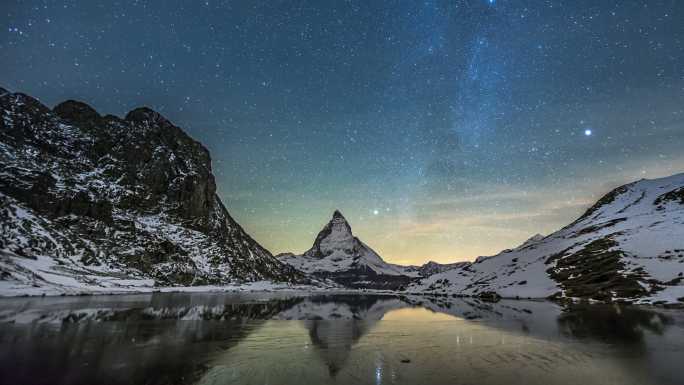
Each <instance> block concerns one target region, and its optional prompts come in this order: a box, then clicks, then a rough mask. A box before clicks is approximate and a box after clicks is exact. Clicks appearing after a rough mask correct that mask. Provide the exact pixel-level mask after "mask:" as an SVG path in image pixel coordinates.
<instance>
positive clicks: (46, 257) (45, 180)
mask: <svg viewBox="0 0 684 385" xmlns="http://www.w3.org/2000/svg"><path fill="white" fill-rule="evenodd" d="M0 113H1V114H2V119H1V120H0V163H1V164H2V171H0V202H1V204H2V205H1V208H0V224H1V225H2V234H1V235H0V252H1V254H2V260H1V261H0V268H1V269H2V279H3V281H2V282H3V284H4V285H9V284H17V285H20V284H28V285H39V286H40V285H57V286H64V285H67V286H69V285H73V286H75V287H78V286H79V285H83V286H88V285H91V286H92V285H94V286H98V287H110V286H111V287H118V285H123V286H126V285H131V284H134V285H135V284H149V283H150V282H151V281H152V282H153V283H154V284H155V285H200V284H225V283H229V282H236V281H255V280H275V281H294V280H298V279H300V278H301V274H299V273H298V272H296V271H295V270H294V269H292V268H291V267H289V266H287V265H284V264H282V263H280V262H279V261H278V260H276V259H275V258H274V257H273V256H272V255H271V254H270V253H269V251H268V250H266V249H264V248H263V247H261V246H260V245H259V244H258V243H257V242H256V241H254V240H253V239H252V238H251V237H250V236H249V235H248V234H247V233H246V232H245V231H244V230H243V229H242V228H241V227H240V226H239V225H238V224H237V223H236V222H235V221H234V220H233V218H231V217H230V215H229V214H228V212H227V210H226V209H225V207H224V206H223V204H222V203H221V200H220V199H219V198H218V196H217V195H216V184H215V182H214V176H213V174H212V172H211V158H210V156H209V152H208V151H207V149H206V148H205V147H204V146H202V144H200V143H199V142H197V141H195V140H193V139H192V138H190V137H189V136H188V135H187V134H186V133H185V132H183V130H181V129H180V128H178V127H176V126H175V125H173V124H172V123H171V122H169V121H168V120H167V119H165V118H164V117H163V116H161V115H160V114H158V113H157V112H155V111H152V110H151V109H149V108H138V109H135V110H133V111H131V112H129V113H128V114H127V115H126V117H125V118H123V119H121V118H118V117H116V116H112V115H106V116H101V115H100V114H98V113H97V111H95V110H94V109H93V108H91V107H90V106H88V105H87V104H84V103H81V102H77V101H66V102H63V103H61V104H59V105H58V106H56V107H55V108H54V109H52V110H50V109H49V108H48V107H46V106H44V105H43V104H41V103H40V102H39V101H37V100H36V99H34V98H31V97H30V96H27V95H24V94H20V93H9V92H6V91H3V92H0ZM12 282H14V283H12ZM141 282H144V283H141Z"/></svg>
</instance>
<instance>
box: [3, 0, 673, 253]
mask: <svg viewBox="0 0 684 385" xmlns="http://www.w3.org/2000/svg"><path fill="white" fill-rule="evenodd" d="M0 15H2V16H1V17H0V28H1V29H0V51H1V52H2V55H0V70H1V71H0V86H3V87H5V88H7V89H10V90H12V91H20V92H25V93H28V94H30V95H32V96H34V97H37V98H39V99H40V100H42V101H43V102H44V103H46V104H48V105H49V106H53V105H55V104H56V103H58V102H60V101H62V100H65V99H78V100H83V101H86V102H87V103H88V104H90V105H92V106H93V107H95V108H96V109H97V110H98V111H99V112H100V113H113V114H117V115H124V114H125V113H126V112H127V111H128V110H130V109H132V108H134V107H137V106H140V105H147V106H150V107H152V108H153V109H155V110H157V111H159V112H161V113H162V114H164V115H165V116H166V117H167V118H169V119H170V120H171V121H173V122H174V123H175V124H177V125H178V126H180V127H183V128H184V129H185V130H186V131H187V132H188V133H189V134H190V135H191V136H193V137H194V138H195V139H197V140H199V141H201V142H203V143H204V144H205V145H206V146H207V147H208V148H209V150H210V151H211V154H212V158H213V168H214V173H215V175H216V177H217V184H218V187H219V195H220V196H221V198H222V199H223V200H224V203H226V205H227V206H228V209H229V211H230V212H231V214H232V215H233V216H234V217H235V218H236V219H237V220H238V222H240V223H241V224H242V225H243V226H244V227H245V228H246V229H247V230H248V232H250V233H251V234H252V235H253V236H254V237H255V238H256V239H257V240H258V241H259V242H261V243H262V244H263V245H264V246H266V247H267V248H269V249H270V250H271V251H273V252H274V253H277V252H283V251H293V252H301V251H303V250H305V249H307V248H308V247H310V245H311V243H312V242H313V238H314V237H315V234H316V233H317V232H318V231H319V230H320V229H321V227H322V226H323V225H324V224H325V223H326V222H327V221H328V220H329V218H330V216H331V214H332V211H333V210H334V209H336V208H339V209H340V210H341V211H342V212H343V213H344V214H345V216H346V217H347V219H348V220H349V221H350V223H351V225H352V227H353V229H354V232H355V233H356V235H357V236H359V237H360V238H361V239H362V240H363V241H364V242H366V243H367V244H369V245H370V246H371V247H373V248H374V249H375V250H376V251H378V252H379V253H380V254H381V255H382V256H383V257H384V258H385V259H386V260H388V261H391V262H397V263H421V262H424V261H426V260H428V259H433V260H436V261H440V262H449V261H456V260H468V259H472V258H474V257H476V256H478V255H486V254H493V253H496V252H498V251H500V250H501V249H503V248H507V247H513V246H516V244H518V243H520V242H522V241H524V240H525V239H527V238H528V237H529V236H531V235H534V234H535V233H548V232H551V231H554V230H556V229H558V228H560V227H562V226H563V225H565V224H567V223H569V222H571V221H572V220H574V219H575V218H576V217H577V216H579V215H580V214H581V213H582V212H583V211H584V210H585V209H586V208H587V207H588V206H589V205H590V204H591V203H592V202H593V201H594V200H596V199H597V198H599V197H600V196H601V195H602V194H603V193H605V192H607V191H608V190H610V189H611V188H613V187H616V186H617V185H619V184H622V183H625V182H629V181H632V180H635V179H639V178H643V177H645V178H653V177H660V176H666V175H670V174H674V173H677V172H682V171H684V1H679V0H670V1H658V0H654V1H596V0H586V1H585V0H572V1H541V0H539V1H515V0H472V1H454V0H451V1H429V0H428V1H422V2H416V1H384V2H381V1H366V0H360V1H302V0H299V1H273V0H271V1H207V2H199V1H171V0H167V1H91V0H88V1H85V0H84V1H66V2H58V1H35V2H32V1H16V0H4V1H2V2H1V3H0Z"/></svg>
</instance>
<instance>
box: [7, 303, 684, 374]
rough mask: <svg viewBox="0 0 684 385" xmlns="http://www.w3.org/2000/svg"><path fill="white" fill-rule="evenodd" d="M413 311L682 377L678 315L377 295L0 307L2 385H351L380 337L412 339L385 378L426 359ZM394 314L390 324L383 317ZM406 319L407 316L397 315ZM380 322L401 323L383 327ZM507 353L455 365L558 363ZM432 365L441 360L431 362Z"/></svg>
mask: <svg viewBox="0 0 684 385" xmlns="http://www.w3.org/2000/svg"><path fill="white" fill-rule="evenodd" d="M413 308H416V309H415V310H416V311H413V310H412V309H413ZM417 308H423V309H428V310H430V311H433V312H436V313H442V314H448V315H450V316H454V317H457V318H459V319H461V320H460V321H458V320H457V321H458V322H454V323H452V322H447V323H444V324H442V325H441V326H439V327H441V328H442V330H441V331H439V333H441V334H440V335H444V336H446V337H449V336H457V335H458V336H460V338H461V341H465V340H468V341H470V344H473V341H474V343H475V345H473V346H478V345H477V344H483V345H482V346H488V345H487V344H489V343H492V338H493V337H494V338H497V337H496V336H497V335H499V334H500V335H501V336H507V337H506V338H510V337H509V336H512V337H513V338H514V339H515V338H518V341H520V339H519V338H527V337H533V338H535V339H536V340H539V341H550V342H551V347H550V348H549V349H550V350H551V351H552V353H554V354H556V353H557V354H558V357H557V358H558V359H559V360H565V361H566V362H565V363H567V362H568V361H567V360H572V359H574V358H573V356H572V355H569V354H565V353H564V352H566V350H565V348H564V346H572V348H571V350H573V351H576V352H579V353H577V354H579V355H576V357H579V359H582V360H585V359H588V358H586V357H590V356H585V355H582V349H579V350H578V346H579V347H581V346H583V345H582V344H580V345H578V344H577V343H576V342H577V341H587V342H590V343H592V344H594V343H598V344H599V345H601V346H607V347H608V348H607V349H608V350H607V351H606V354H608V355H611V354H621V355H624V354H629V355H631V356H634V357H639V360H640V361H639V362H640V363H641V365H642V366H638V365H631V364H630V365H627V366H625V367H624V368H622V367H621V366H620V369H619V370H621V371H623V372H625V373H627V372H629V373H634V375H637V374H638V372H639V371H641V372H643V371H645V370H649V371H650V370H655V371H659V372H662V373H665V374H663V376H665V375H666V374H667V373H677V370H676V368H673V367H672V365H674V364H672V362H673V361H672V359H671V357H672V350H668V347H667V346H666V345H663V341H668V342H670V343H672V344H674V346H676V347H681V346H684V341H683V339H684V336H682V330H684V328H683V327H682V325H683V324H684V322H683V321H682V317H683V314H682V313H681V312H679V313H677V312H672V311H666V310H655V309H650V308H640V307H614V306H593V305H592V306H579V305H576V306H572V307H566V308H562V307H560V306H559V305H556V304H553V303H549V302H543V301H505V300H504V301H501V302H498V303H488V302H482V301H479V300H477V299H471V298H447V297H435V298H433V297H393V296H377V295H317V296H308V297H297V296H293V297H292V296H287V295H276V294H274V295H273V296H271V297H264V296H263V295H261V296H250V295H243V296H241V295H237V296H233V295H225V294H216V295H199V294H158V295H156V294H155V295H147V296H126V297H85V298H64V299H61V298H60V299H54V298H53V299H45V300H42V299H29V300H26V299H22V300H15V301H5V302H4V303H3V306H2V310H0V322H1V323H2V327H0V379H2V381H0V383H22V384H32V383H53V384H61V383H72V384H92V383H100V382H101V379H102V378H106V379H107V383H111V384H118V383H122V384H123V383H126V384H131V383H146V384H185V383H203V384H204V383H206V384H218V383H230V381H228V380H227V379H232V380H231V381H233V382H234V383H240V382H239V380H240V379H242V378H245V376H246V377H249V376H252V377H250V378H252V379H254V376H257V377H258V376H271V377H269V378H266V379H267V380H269V381H270V382H272V383H281V384H282V383H286V381H285V380H284V379H285V378H287V379H288V380H287V381H290V380H289V379H295V380H296V379H298V378H299V377H298V376H305V377H306V378H308V379H311V378H314V379H316V380H317V381H318V383H329V382H331V381H333V382H334V381H336V380H337V381H343V380H344V379H348V378H349V377H348V376H349V375H350V370H349V368H354V369H353V370H352V371H357V370H361V369H359V368H362V367H365V366H367V365H368V364H369V363H368V362H366V361H367V360H368V359H369V357H375V356H373V355H372V354H373V352H374V351H375V350H374V349H375V347H374V346H375V345H374V344H381V345H383V346H384V349H387V348H390V349H391V348H392V347H396V346H400V345H397V343H393V342H392V341H386V340H385V339H384V336H385V335H387V336H393V337H394V338H403V339H404V341H411V342H410V343H405V344H404V345H403V349H405V350H403V351H402V352H401V353H400V354H399V355H391V356H392V357H393V358H392V359H393V360H394V361H392V362H395V361H396V364H389V366H387V365H388V364H387V362H385V363H383V361H379V362H377V363H375V362H373V363H371V364H372V365H378V366H377V368H378V370H381V371H380V372H378V373H381V374H382V373H385V370H390V369H391V371H388V372H387V373H394V371H395V370H397V367H396V366H392V365H399V367H400V368H406V367H407V366H402V364H401V363H399V358H403V357H402V354H404V355H405V353H406V354H409V355H411V354H413V355H412V356H411V357H410V358H412V359H413V360H414V361H420V356H419V355H417V354H418V353H415V352H414V353H411V349H412V347H413V346H416V345H415V344H418V345H421V344H423V343H426V342H425V341H427V344H428V345H429V344H430V343H431V342H430V338H431V336H432V335H433V334H434V333H433V330H432V325H429V326H428V325H424V324H422V325H420V323H421V322H423V323H424V322H426V321H425V320H426V319H430V320H435V319H437V318H430V317H425V316H424V315H425V314H426V313H425V310H420V311H418V310H419V309H417ZM396 310H400V311H396ZM395 311H396V312H395ZM390 312H392V316H391V317H386V315H387V314H388V313H390ZM421 314H422V315H421ZM416 315H418V316H417V317H415V318H411V317H412V316H416ZM405 316H408V317H409V318H402V317H405ZM383 318H392V319H393V320H399V321H404V322H392V321H387V322H386V323H383V324H379V323H378V321H380V320H382V319H383ZM441 319H442V320H447V321H451V319H450V318H441ZM283 320H285V321H295V322H282V321H283ZM416 322H418V324H417V323H416ZM427 322H429V321H427ZM379 325H382V326H379ZM486 330H492V331H495V333H494V334H492V333H491V332H487V331H486ZM497 330H499V331H501V332H502V333H499V332H496V331H497ZM378 333H380V334H378ZM383 333H385V334H383ZM366 336H368V337H367V338H366V339H364V337H366ZM515 336H519V337H515ZM478 339H480V340H478ZM397 341H398V340H397ZM435 342H436V343H439V342H440V341H435ZM567 342H571V344H570V345H566V343H567ZM663 346H665V347H663ZM441 349H442V350H440V351H432V350H430V349H428V350H424V352H425V353H420V354H441V355H444V354H447V355H448V354H454V353H455V352H458V351H459V350H458V348H455V347H453V348H452V347H442V348H441ZM463 349H467V348H466V347H465V346H464V347H463ZM506 349H508V350H506ZM506 349H503V350H501V349H497V350H495V351H493V352H491V353H487V354H484V355H482V356H480V355H479V353H478V350H463V352H464V353H465V352H466V351H467V352H468V355H467V356H460V358H458V360H460V361H458V362H461V364H463V365H466V363H465V361H463V360H466V361H467V360H475V361H469V363H468V365H476V366H478V367H479V366H480V365H490V364H488V363H487V362H488V361H478V360H493V361H492V362H498V361H496V360H498V358H497V352H500V353H501V355H502V361H501V362H506V361H504V360H512V361H510V362H515V363H517V362H521V363H523V364H528V365H542V366H543V365H553V363H551V362H550V360H551V359H555V358H554V357H548V356H546V357H544V358H539V359H537V360H536V361H534V362H532V361H525V360H527V358H526V354H527V353H526V352H525V351H518V350H516V349H515V348H513V349H511V348H506ZM670 349H671V348H670ZM416 352H417V351H416ZM479 352H481V351H479ZM369 354H370V356H369ZM385 354H387V350H385ZM392 354H393V353H392ZM530 356H531V355H530ZM293 357H297V359H296V360H295V361H296V362H293ZM387 357H388V356H387V355H385V358H387ZM374 359H375V358H372V359H371V360H374ZM433 359H434V360H436V362H437V357H436V356H435V357H433ZM455 359H456V356H454V361H452V362H453V363H454V365H456V363H457V361H456V360H455ZM615 362H618V361H615ZM423 365H426V363H423ZM577 365H584V363H583V362H578V363H577ZM615 365H617V364H615ZM668 365H669V366H668ZM408 367H411V365H409V366H408ZM414 367H415V366H414ZM454 368H459V370H466V368H467V367H458V366H454ZM613 369H615V367H613ZM312 372H315V375H313V374H312ZM373 375H375V374H373ZM635 378H636V377H635ZM262 379H263V378H262ZM235 381H237V382H235ZM261 382H264V381H261ZM257 383H259V381H257ZM290 383H297V382H296V381H294V382H290Z"/></svg>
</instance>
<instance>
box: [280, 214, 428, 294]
mask: <svg viewBox="0 0 684 385" xmlns="http://www.w3.org/2000/svg"><path fill="white" fill-rule="evenodd" d="M277 257H278V258H279V259H280V260H281V261H282V262H285V263H287V264H289V265H292V266H293V267H295V268H296V269H298V270H300V271H303V272H305V273H307V274H313V275H314V276H317V277H320V278H329V279H332V280H334V281H335V282H337V283H340V284H342V285H345V286H349V287H356V288H383V289H392V288H397V287H399V286H402V285H405V284H406V283H408V282H409V280H410V275H411V276H415V273H414V274H410V273H405V272H404V268H403V267H402V266H397V265H392V264H389V263H387V262H385V261H383V259H382V258H381V257H380V256H379V255H378V254H377V253H376V252H375V251H373V249H371V248H370V247H368V246H367V245H366V244H364V243H363V242H361V241H360V240H359V239H358V238H356V237H355V236H354V235H353V234H352V230H351V226H350V225H349V223H348V222H347V220H346V219H345V218H344V216H343V215H342V213H340V212H339V211H335V212H334V213H333V216H332V219H331V220H330V222H328V224H326V225H325V227H324V228H323V230H321V232H320V233H318V236H317V237H316V240H315V241H314V244H313V246H312V247H311V249H309V250H308V251H306V252H305V253H304V254H303V255H294V254H291V253H286V254H279V255H278V256H277Z"/></svg>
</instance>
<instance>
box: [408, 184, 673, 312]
mask: <svg viewBox="0 0 684 385" xmlns="http://www.w3.org/2000/svg"><path fill="white" fill-rule="evenodd" d="M683 192H684V174H677V175H673V176H670V177H667V178H661V179H653V180H645V179H644V180H640V181H637V182H634V183H630V184H627V185H624V186H621V187H618V188H616V189H615V190H613V191H611V192H610V193H608V194H606V195H605V196H604V197H603V198H601V199H600V200H598V202H597V203H596V204H595V205H594V206H592V207H591V208H589V209H588V210H587V211H586V213H585V214H584V215H582V216H581V217H580V218H579V219H577V220H576V221H574V222H573V223H571V224H570V225H568V226H566V227H564V228H563V229H561V230H559V231H557V232H555V233H553V234H551V235H549V236H546V237H543V236H540V235H537V236H535V237H533V238H531V239H530V240H528V241H527V242H525V243H524V244H523V245H521V246H520V247H517V248H515V249H509V250H504V251H503V252H501V253H500V254H498V255H495V256H491V257H480V258H478V259H477V260H476V261H475V262H474V263H473V264H472V265H467V266H464V267H463V268H459V269H454V270H450V271H447V272H444V273H440V274H435V275H433V276H431V277H429V278H426V279H424V280H422V281H421V282H420V283H416V284H414V285H412V286H411V287H409V291H415V292H428V293H438V294H455V295H467V296H471V295H474V296H481V295H485V296H492V295H493V293H497V294H498V295H501V296H504V297H533V298H540V297H549V296H553V297H554V298H558V299H567V298H582V299H591V300H596V301H625V302H637V303H644V302H647V303H659V302H667V303H678V302H679V303H681V302H684V194H683Z"/></svg>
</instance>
